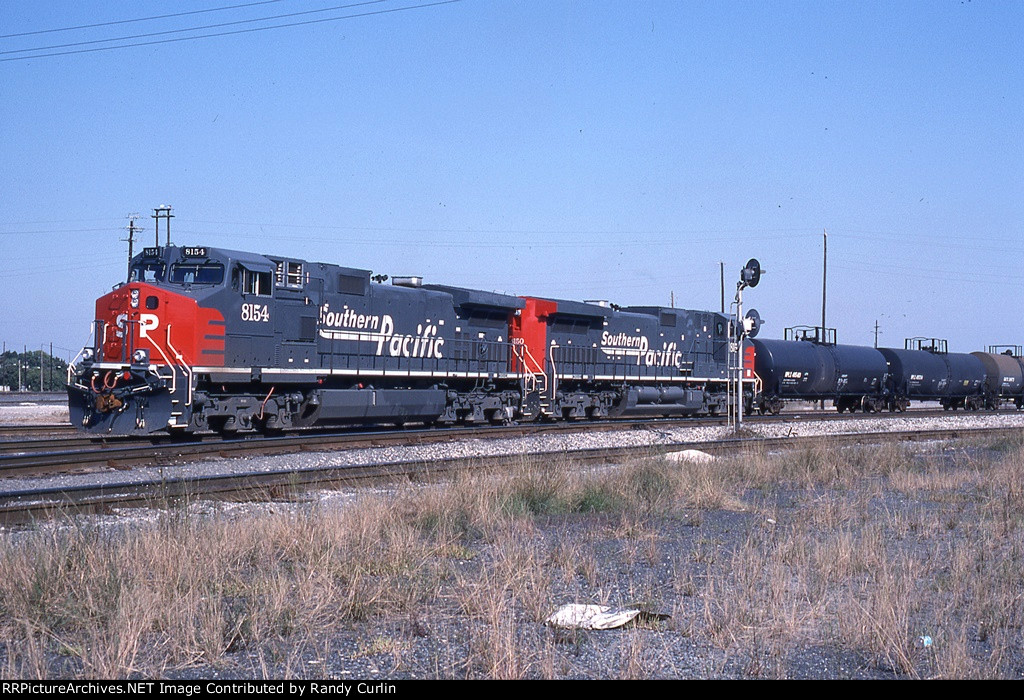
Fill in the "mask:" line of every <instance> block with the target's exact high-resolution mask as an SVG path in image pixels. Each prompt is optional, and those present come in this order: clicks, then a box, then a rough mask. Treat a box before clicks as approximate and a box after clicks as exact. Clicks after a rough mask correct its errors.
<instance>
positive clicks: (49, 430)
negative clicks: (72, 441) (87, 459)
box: [0, 423, 78, 441]
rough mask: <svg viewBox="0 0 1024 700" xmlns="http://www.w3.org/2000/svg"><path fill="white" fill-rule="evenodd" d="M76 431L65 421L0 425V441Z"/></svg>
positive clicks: (68, 434) (75, 433)
mask: <svg viewBox="0 0 1024 700" xmlns="http://www.w3.org/2000/svg"><path fill="white" fill-rule="evenodd" d="M77 434H78V433H77V431H76V430H75V429H74V428H73V427H71V426H70V425H68V424H67V423H41V424H31V423H29V424H25V425H0V441H2V440H8V439H11V438H12V437H14V438H20V437H22V436H25V435H66V436H72V435H77Z"/></svg>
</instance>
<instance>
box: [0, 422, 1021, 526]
mask: <svg viewBox="0 0 1024 700" xmlns="http://www.w3.org/2000/svg"><path fill="white" fill-rule="evenodd" d="M435 432H436V431H435ZM1021 432H1022V429H1021V428H1020V427H1009V428H1008V427H994V428H952V429H940V430H915V431H902V432H900V431H875V432H866V433H842V434H830V435H827V436H822V435H816V436H805V437H780V438H759V437H747V438H730V439H726V440H719V441H716V442H676V443H671V444H659V445H644V446H639V447H638V446H630V447H611V448H609V447H603V448H596V449H581V450H573V451H572V453H571V454H572V457H573V459H574V461H577V462H579V463H604V462H614V461H621V460H623V459H628V458H631V457H636V456H646V455H654V454H662V453H665V452H672V451H678V450H684V449H700V450H702V451H705V452H710V453H712V454H718V455H722V454H729V453H735V452H736V451H742V450H744V449H795V448H801V447H805V446H807V445H809V444H813V443H815V442H818V441H820V440H823V439H826V440H829V441H830V442H831V443H833V444H836V443H838V444H842V445H858V444H860V445H864V444H877V443H881V442H886V441H894V440H896V441H925V440H949V439H957V438H962V437H966V436H971V437H979V436H984V437H1002V436H1014V437H1017V436H1020V435H1021ZM295 439H296V438H280V439H279V440H280V441H281V442H279V443H277V448H278V449H280V451H284V452H294V450H295V445H287V446H286V443H287V442H290V441H293V440H295ZM324 439H325V440H326V439H328V438H326V437H325V438H324ZM304 442H305V444H304V445H303V446H301V447H300V449H305V450H314V449H323V447H322V446H312V445H308V439H307V440H306V441H304ZM176 447H178V448H181V447H182V446H180V445H179V446H176ZM564 454H566V453H565V452H564V451H561V450H559V451H554V452H537V453H530V454H516V455H509V454H502V455H488V456H469V457H449V458H431V460H430V462H429V463H427V462H424V461H423V460H406V461H392V460H385V461H381V462H378V463H370V464H362V465H355V466H338V465H327V466H322V467H306V468H301V469H273V470H262V471H259V472H254V473H241V474H205V475H185V476H168V475H166V474H165V473H164V472H163V470H150V472H151V473H150V474H149V475H147V476H146V477H144V478H135V479H125V480H122V481H117V482H106V483H103V484H80V485H72V486H69V485H63V486H59V487H54V486H42V487H39V488H34V487H29V488H23V489H21V490H17V491H8V492H0V522H3V523H5V524H10V523H18V522H25V521H30V520H33V519H36V518H40V517H45V516H47V515H50V514H53V513H57V512H68V511H73V512H102V511H104V510H107V509H110V508H112V507H128V506H142V505H148V506H164V505H167V504H170V503H173V502H180V501H181V500H183V499H185V500H188V499H198V498H223V499H231V500H237V499H244V498H253V497H257V498H287V497H291V496H293V495H294V494H296V493H298V492H301V491H303V490H307V489H310V488H314V487H320V488H323V487H327V486H337V485H341V484H344V485H355V484H359V483H363V482H367V481H379V480H381V479H391V480H393V479H399V478H402V479H409V478H425V477H430V476H432V475H435V474H440V473H445V472H451V471H454V470H457V469H465V468H470V467H472V468H489V467H496V466H500V465H502V464H504V463H507V461H508V460H509V459H510V458H522V457H530V458H536V459H545V458H554V457H561V456H563V455H564Z"/></svg>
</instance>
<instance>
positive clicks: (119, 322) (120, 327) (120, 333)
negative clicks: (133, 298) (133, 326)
mask: <svg viewBox="0 0 1024 700" xmlns="http://www.w3.org/2000/svg"><path fill="white" fill-rule="evenodd" d="M127 323H128V314H118V315H117V318H115V319H114V324H115V325H116V326H117V330H116V331H114V335H115V336H117V337H118V338H123V337H124V327H125V325H126V324H127Z"/></svg>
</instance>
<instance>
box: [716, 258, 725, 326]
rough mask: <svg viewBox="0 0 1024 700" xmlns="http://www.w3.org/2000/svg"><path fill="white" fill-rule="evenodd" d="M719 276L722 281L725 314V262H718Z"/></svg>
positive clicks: (723, 310) (723, 311)
mask: <svg viewBox="0 0 1024 700" xmlns="http://www.w3.org/2000/svg"><path fill="white" fill-rule="evenodd" d="M718 276H719V277H721V279H722V313H723V314H724V313H725V261H724V260H719V261H718Z"/></svg>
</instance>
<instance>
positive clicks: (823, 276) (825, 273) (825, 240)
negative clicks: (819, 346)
mask: <svg viewBox="0 0 1024 700" xmlns="http://www.w3.org/2000/svg"><path fill="white" fill-rule="evenodd" d="M822 231H824V236H823V237H822V241H823V243H824V248H823V257H822V261H821V340H822V342H824V341H825V288H826V282H827V281H828V231H827V230H825V229H822Z"/></svg>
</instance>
